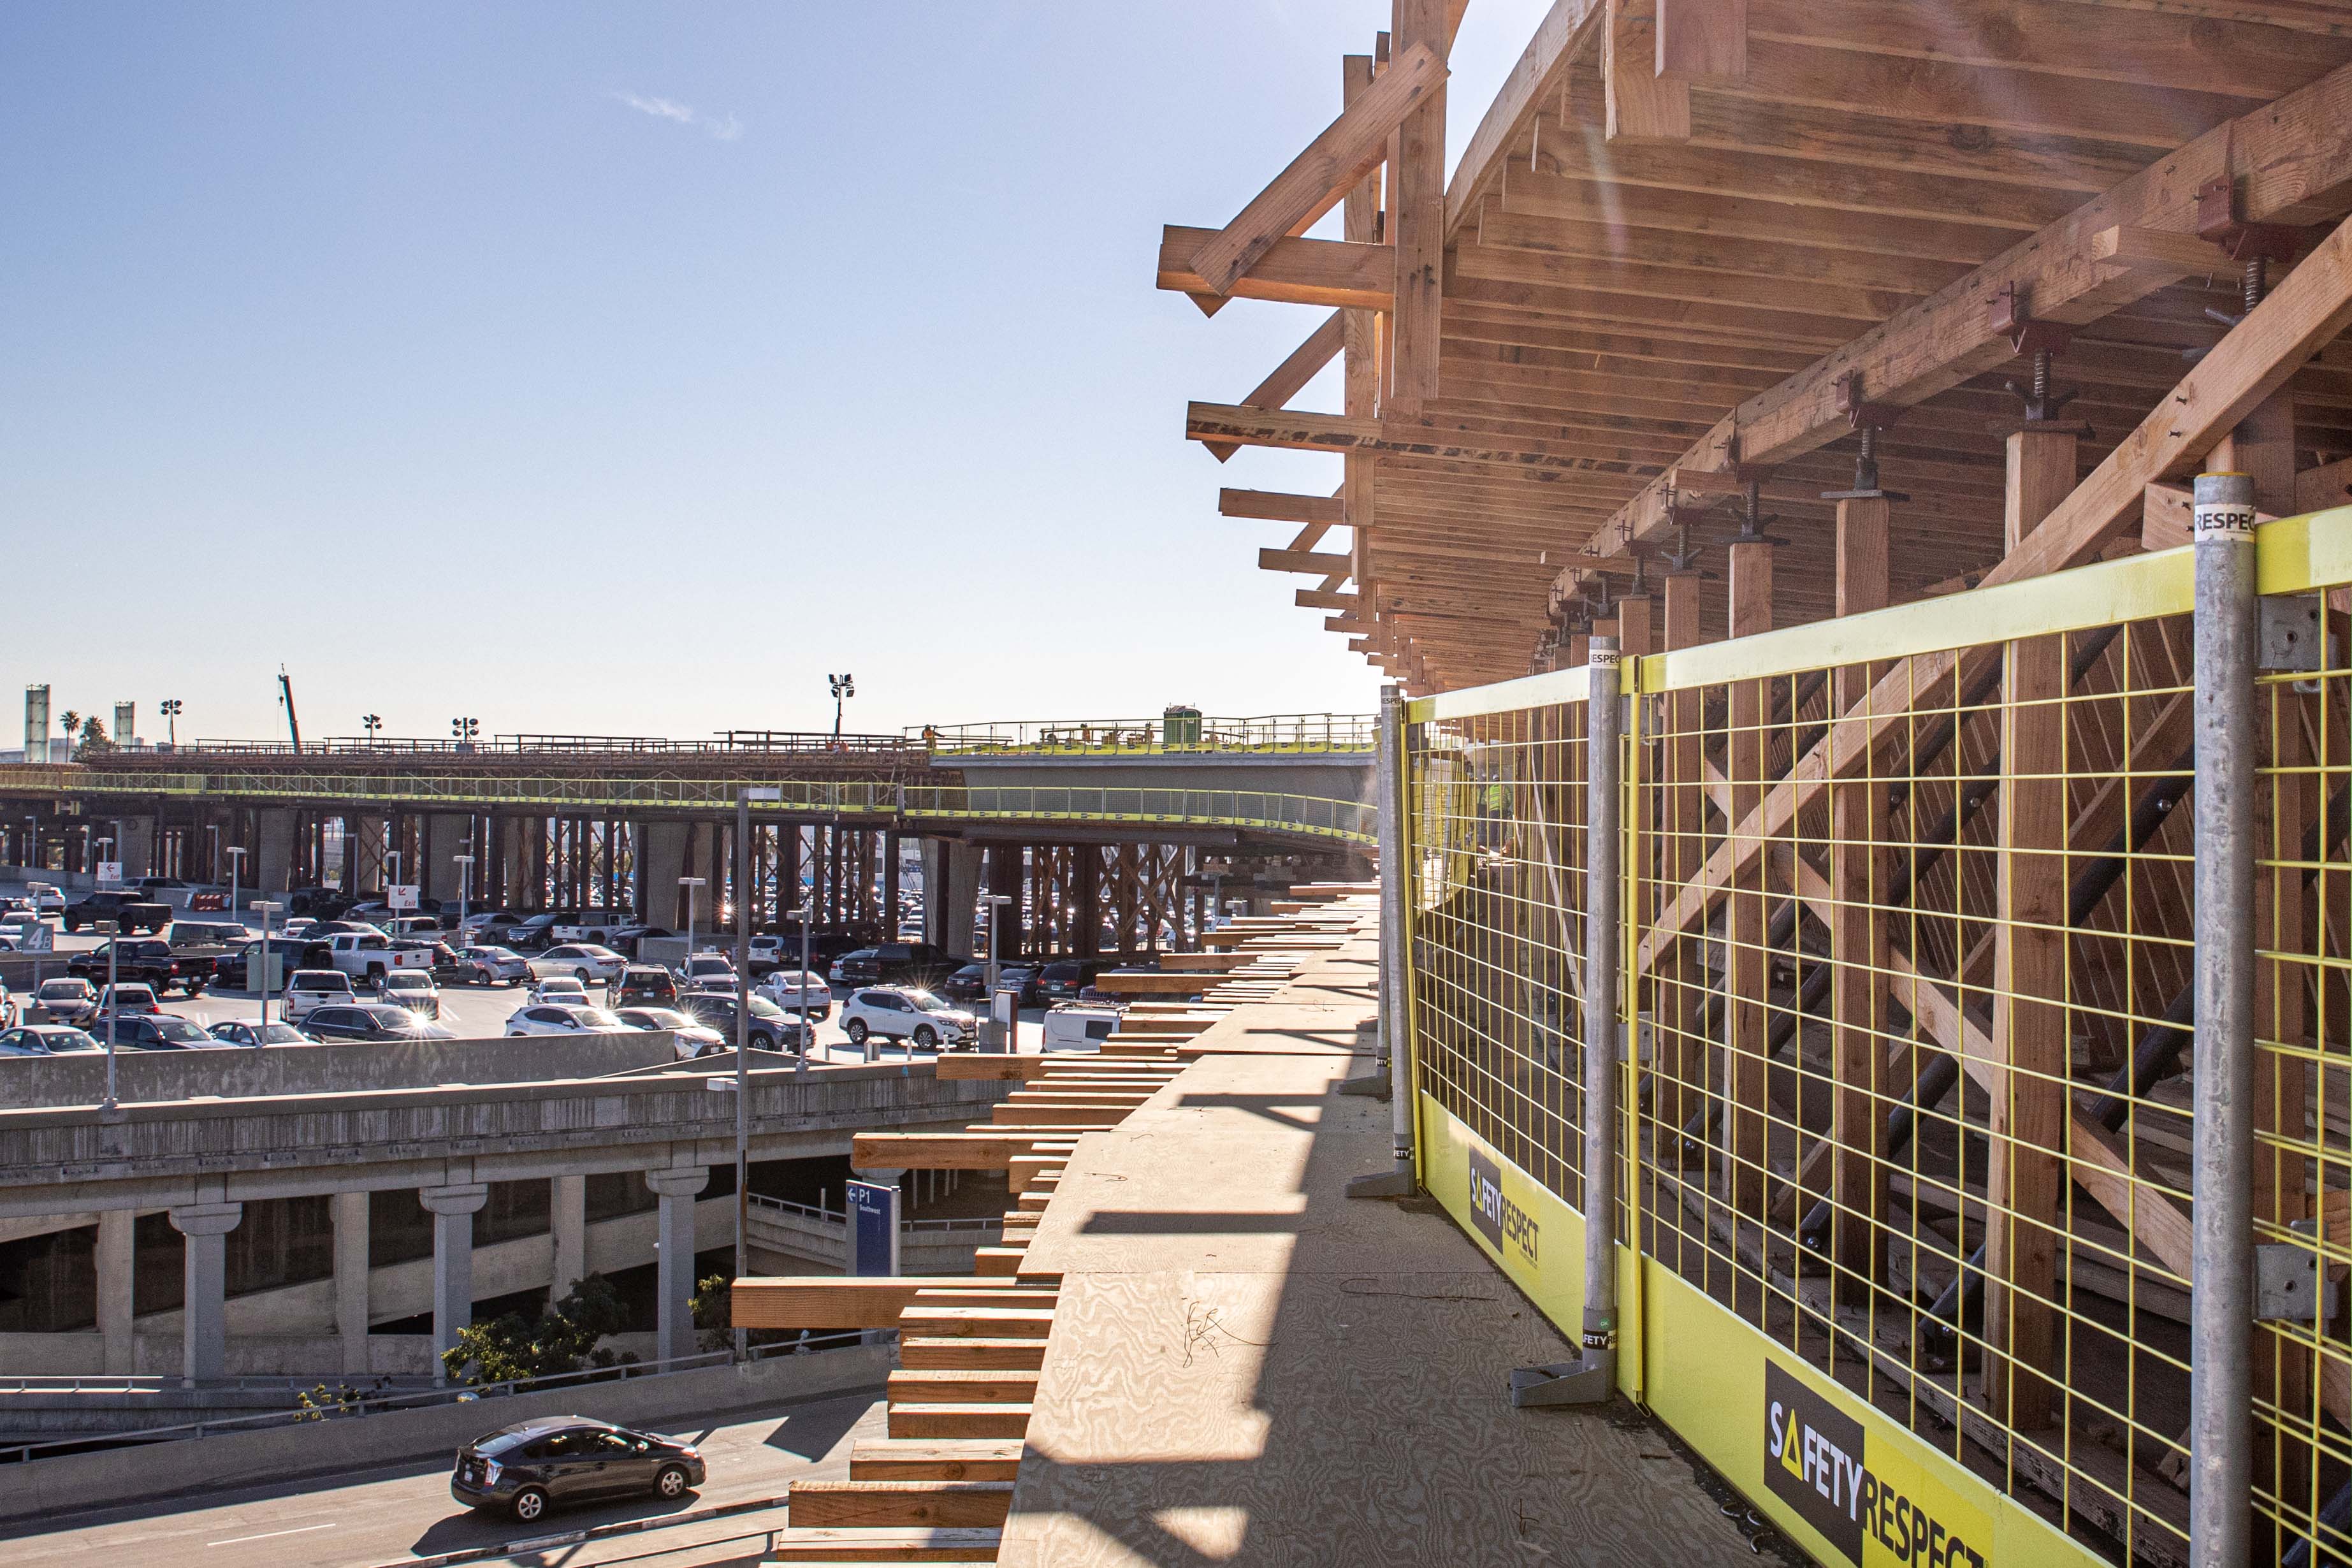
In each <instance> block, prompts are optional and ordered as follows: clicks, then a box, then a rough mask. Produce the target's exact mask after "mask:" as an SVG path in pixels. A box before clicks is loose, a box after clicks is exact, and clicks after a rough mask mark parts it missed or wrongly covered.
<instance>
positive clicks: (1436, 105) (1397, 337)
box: [1382, 0, 1451, 418]
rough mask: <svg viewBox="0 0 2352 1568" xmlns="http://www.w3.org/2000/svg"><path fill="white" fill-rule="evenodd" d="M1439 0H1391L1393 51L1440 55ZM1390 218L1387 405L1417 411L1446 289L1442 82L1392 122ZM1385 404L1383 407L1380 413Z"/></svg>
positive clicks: (1427, 394)
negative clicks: (1422, 48)
mask: <svg viewBox="0 0 2352 1568" xmlns="http://www.w3.org/2000/svg"><path fill="white" fill-rule="evenodd" d="M1445 10H1446V5H1445V0H1395V11H1394V28H1395V34H1396V40H1395V52H1396V53H1397V54H1399V55H1402V54H1404V53H1405V52H1406V51H1408V50H1410V49H1412V47H1413V46H1414V45H1416V44H1425V45H1427V46H1428V47H1430V48H1431V49H1432V50H1433V51H1434V52H1435V53H1436V55H1437V57H1438V58H1440V59H1441V60H1442V59H1444V58H1445V55H1446V50H1447V47H1448V46H1449V44H1450V42H1451V40H1449V39H1448V38H1447V37H1446V26H1445ZM1395 147H1396V164H1395V167H1394V169H1393V170H1392V172H1391V179H1390V187H1389V188H1390V191H1391V200H1390V202H1389V214H1388V221H1389V224H1390V226H1391V231H1392V239H1393V242H1394V244H1395V246H1396V252H1397V256H1396V312H1395V315H1394V318H1393V320H1392V321H1391V327H1390V336H1391V339H1392V340H1393V344H1394V346H1393V348H1392V349H1391V373H1390V384H1389V407H1390V408H1392V409H1394V410H1395V412H1397V413H1399V414H1401V415H1403V416H1407V417H1409V418H1418V417H1419V416H1420V415H1421V411H1422V407H1423V405H1424V404H1426V403H1427V402H1428V401H1429V400H1430V399H1431V398H1433V397H1435V396H1436V395H1437V364H1438V344H1439V330H1440V327H1441V325H1442V321H1441V314H1442V311H1443V310H1444V299H1445V289H1444V279H1445V89H1444V88H1442V87H1441V88H1438V89H1436V90H1434V91H1433V92H1431V93H1429V94H1428V95H1427V97H1426V98H1424V99H1423V101H1422V103H1421V105H1420V107H1418V108H1416V109H1415V110H1413V111H1412V113H1410V114H1408V115H1406V116H1405V118H1404V123H1403V124H1402V126H1400V127H1399V128H1398V131H1397V138H1396V142H1395ZM1387 411H1388V410H1387V409H1383V410H1382V412H1383V413H1386V412H1387Z"/></svg>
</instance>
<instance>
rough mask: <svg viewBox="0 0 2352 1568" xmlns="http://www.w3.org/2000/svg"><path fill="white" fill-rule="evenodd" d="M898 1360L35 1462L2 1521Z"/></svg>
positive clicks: (370, 1462)
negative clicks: (545, 1419)
mask: <svg viewBox="0 0 2352 1568" xmlns="http://www.w3.org/2000/svg"><path fill="white" fill-rule="evenodd" d="M897 1358H898V1350H897V1347H896V1346H893V1345H848V1346H844V1347H843V1348H841V1349H838V1350H830V1351H819V1352H813V1353H811V1354H809V1355H784V1356H773V1357H771V1358H770V1359H768V1360H766V1361H761V1362H750V1363H744V1364H743V1365H740V1366H714V1367H698V1368H695V1369H694V1370H692V1371H690V1372H674V1373H665V1374H663V1375H660V1376H656V1377H635V1378H629V1379H626V1380H625V1381H623V1382H619V1383H605V1384H584V1385H582V1386H579V1387H574V1388H557V1389H551V1390H549V1391H547V1392H545V1393H541V1394H507V1395H504V1396H502V1397H499V1398H495V1399H483V1400H474V1401H468V1402H467V1403H464V1404H451V1405H431V1406H427V1407H425V1408H423V1409H417V1410H393V1411H386V1412H384V1413H383V1414H381V1415H369V1416H363V1417H356V1418H345V1419H342V1420H337V1421H330V1422H309V1421H296V1422H289V1424H287V1425H286V1426H272V1427H269V1428H268V1429H266V1430H263V1431H258V1432H236V1433H230V1434H226V1435H224V1436H217V1437H197V1438H187V1439H182V1440H178V1441H173V1442H168V1443H148V1444H138V1445H132V1446H129V1447H121V1448H109V1449H106V1450H103V1451H101V1452H99V1453H94V1454H64V1455H59V1456H58V1457H57V1458H48V1459H34V1460H31V1461H29V1462H27V1463H26V1464H22V1465H16V1466H12V1467H10V1468H9V1472H8V1479H9V1482H10V1485H9V1486H8V1488H7V1489H6V1490H5V1492H0V1521H5V1522H16V1521H34V1520H37V1521H39V1522H40V1524H41V1525H42V1526H43V1527H45V1528H54V1527H55V1525H56V1524H57V1522H58V1519H59V1517H60V1516H62V1515H66V1514H71V1513H79V1512H84V1511H87V1510H92V1509H100V1508H119V1507H121V1506H123V1505H125V1504H133V1503H152V1502H160V1501H163V1500H167V1499H169V1498H173V1497H175V1496H179V1495H181V1494H183V1493H186V1492H192V1491H198V1490H214V1489H226V1488H230V1487H236V1488H243V1487H250V1486H259V1485H267V1484H269V1483H271V1482H277V1481H289V1480H299V1479H304V1478H306V1477H310V1476H322V1475H338V1476H340V1475H348V1474H350V1473H351V1472H352V1471H356V1470H364V1469H368V1468H372V1467H374V1466H378V1465H390V1464H397V1463H399V1462H401V1461H402V1460H404V1459H417V1458H425V1457H426V1456H428V1455H442V1456H448V1455H454V1454H455V1453H456V1451H457V1448H458V1447H460V1446H462V1445H464V1444H466V1443H468V1442H471V1441H472V1440H473V1439H474V1438H476V1437H478V1436H483V1435H484V1434H485V1433H488V1432H495V1431H497V1430H498V1429H499V1427H501V1426H510V1425H512V1424H513V1423H515V1422H517V1421H529V1420H531V1419H533V1418H535V1417H538V1416H542V1415H593V1416H594V1417H596V1418H597V1419H599V1420H604V1421H614V1422H618V1423H620V1424H621V1425H623V1426H650V1425H653V1424H656V1423H659V1422H663V1421H670V1420H677V1419H679V1418H700V1417H702V1416H705V1415H714V1414H717V1413H718V1412H720V1411H726V1410H738V1409H741V1408H743V1407H744V1406H746V1405H770V1404H777V1403H782V1402H786V1401H794V1400H804V1399H815V1398H820V1397H823V1396H824V1395H827V1394H847V1393H853V1392H856V1391H858V1390H864V1389H871V1390H873V1391H874V1392H875V1393H876V1394H877V1395H878V1394H880V1392H881V1389H882V1386H883V1384H884V1383H885V1381H886V1380H887V1378H888V1376H889V1374H890V1371H891V1369H892V1367H893V1366H895V1365H896V1364H897Z"/></svg>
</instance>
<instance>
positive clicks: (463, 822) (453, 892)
mask: <svg viewBox="0 0 2352 1568" xmlns="http://www.w3.org/2000/svg"><path fill="white" fill-rule="evenodd" d="M422 826H423V827H424V830H425V831H424V832H423V834H422V835H420V837H422V838H423V840H424V845H423V848H424V854H423V856H422V858H423V860H424V862H425V863H424V864H423V865H421V866H419V867H418V868H416V870H417V875H416V876H415V878H414V880H415V881H419V882H422V883H424V884H425V897H426V898H428V899H439V900H442V901H443V902H444V903H455V902H457V891H458V884H459V883H460V882H461V881H469V882H470V883H471V886H472V888H473V889H474V893H475V901H476V902H477V903H478V902H480V901H481V900H480V893H481V879H480V878H479V877H478V876H477V877H474V878H471V879H466V878H462V877H460V875H459V873H460V872H462V871H464V870H465V868H464V867H462V866H460V865H458V864H457V857H458V856H460V855H471V854H473V853H474V852H475V850H474V847H473V843H472V838H473V833H474V819H473V818H472V817H471V816H467V815H466V814H464V813H463V812H450V811H442V812H436V813H434V814H433V815H432V816H428V817H426V818H425V821H424V823H423V825H422ZM474 869H475V870H476V871H479V870H480V869H481V867H480V866H479V864H477V865H476V866H475V868H474Z"/></svg>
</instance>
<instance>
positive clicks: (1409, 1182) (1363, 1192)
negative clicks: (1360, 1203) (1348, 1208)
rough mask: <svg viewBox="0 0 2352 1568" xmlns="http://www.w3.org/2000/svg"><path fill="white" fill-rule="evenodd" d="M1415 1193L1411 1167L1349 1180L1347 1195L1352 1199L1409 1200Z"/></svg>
mask: <svg viewBox="0 0 2352 1568" xmlns="http://www.w3.org/2000/svg"><path fill="white" fill-rule="evenodd" d="M1414 1191H1415V1185H1414V1183H1413V1179H1412V1166H1410V1165H1406V1166H1402V1167H1401V1168H1399V1169H1397V1170H1393V1171H1375V1172H1374V1173H1371V1174H1370V1175H1369V1176H1350V1177H1349V1179H1348V1187H1347V1193H1348V1195H1349V1197H1351V1198H1409V1197H1411V1196H1412V1194H1413V1193H1414Z"/></svg>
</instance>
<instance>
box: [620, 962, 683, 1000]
mask: <svg viewBox="0 0 2352 1568" xmlns="http://www.w3.org/2000/svg"><path fill="white" fill-rule="evenodd" d="M676 1001H677V977H676V976H675V975H673V974H671V973H670V972H669V971H668V970H667V969H663V968H660V967H658V966H657V965H655V964H651V963H632V964H630V965H628V966H627V967H626V968H625V969H623V970H622V971H621V980H620V984H617V985H615V986H614V988H613V1002H614V1005H615V1006H625V1005H632V1004H634V1005H639V1006H651V1007H667V1006H669V1005H671V1004H672V1003H675V1002H676Z"/></svg>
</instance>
